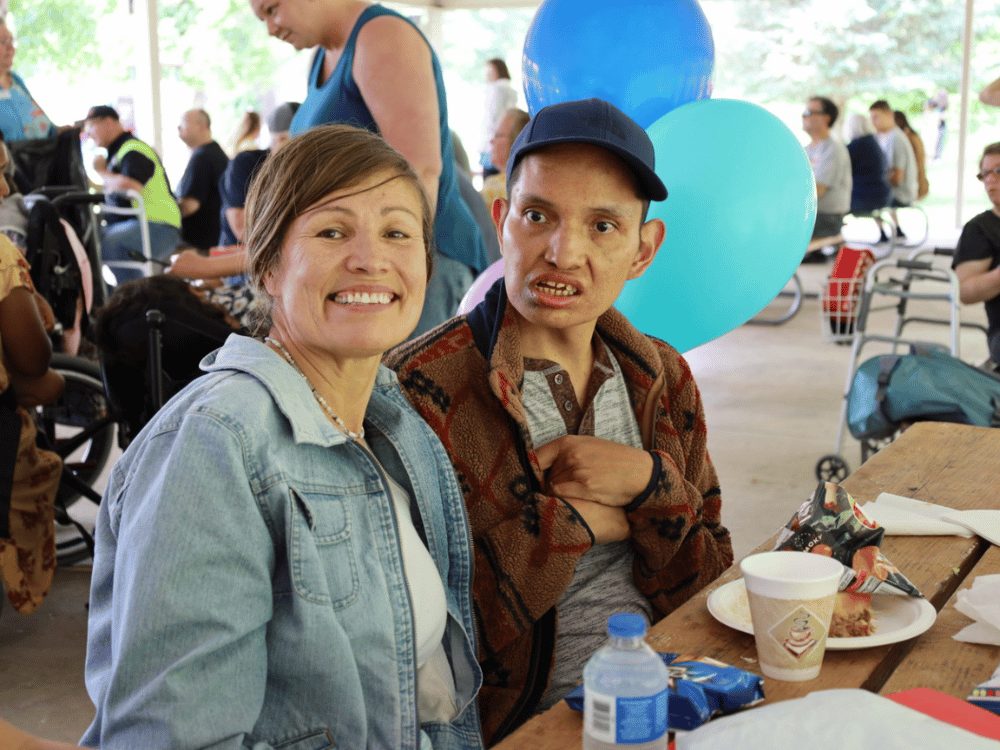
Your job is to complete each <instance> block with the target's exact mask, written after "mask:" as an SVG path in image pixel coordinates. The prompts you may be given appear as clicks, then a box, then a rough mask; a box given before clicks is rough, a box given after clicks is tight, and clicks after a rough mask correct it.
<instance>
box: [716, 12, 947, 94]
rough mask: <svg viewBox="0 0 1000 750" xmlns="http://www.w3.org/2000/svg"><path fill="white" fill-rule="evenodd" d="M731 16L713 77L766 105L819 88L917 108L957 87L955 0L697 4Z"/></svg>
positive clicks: (718, 53)
mask: <svg viewBox="0 0 1000 750" xmlns="http://www.w3.org/2000/svg"><path fill="white" fill-rule="evenodd" d="M704 4H705V6H706V7H707V8H709V7H711V6H713V5H716V6H718V5H720V4H721V5H725V6H727V7H728V8H729V10H730V11H731V12H733V13H734V16H733V17H734V18H735V20H736V24H735V25H736V28H737V29H738V31H737V32H736V35H735V36H736V39H737V43H736V44H734V45H731V46H727V47H723V48H721V49H720V48H719V47H717V53H716V54H717V58H718V59H717V62H716V80H717V81H724V82H726V83H730V82H738V84H739V86H740V87H741V88H742V89H743V90H744V91H746V93H747V95H749V96H753V97H754V98H757V99H760V100H763V101H778V100H800V99H802V98H803V97H805V96H809V95H810V94H811V93H823V94H826V95H829V96H831V97H832V98H834V99H839V100H841V101H846V100H850V99H853V98H859V99H861V100H863V101H868V100H871V99H874V98H881V97H885V96H890V98H893V99H894V103H895V104H896V105H897V106H901V107H904V108H906V109H910V110H918V109H920V108H921V106H922V105H923V102H924V101H925V100H926V98H927V97H928V96H929V95H930V94H932V93H933V92H934V91H935V90H936V89H937V88H938V87H943V88H945V89H948V90H950V91H955V90H956V89H957V88H958V83H959V81H958V78H959V74H960V64H959V63H960V60H961V45H962V22H963V9H964V3H963V2H961V0H842V1H841V2H838V3H830V2H828V0H754V2H752V3H743V2H738V3H731V2H728V1H727V0H704Z"/></svg>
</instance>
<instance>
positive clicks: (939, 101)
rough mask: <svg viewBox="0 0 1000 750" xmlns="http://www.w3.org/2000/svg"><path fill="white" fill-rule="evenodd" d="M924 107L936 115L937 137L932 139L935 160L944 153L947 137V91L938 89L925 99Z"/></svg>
mask: <svg viewBox="0 0 1000 750" xmlns="http://www.w3.org/2000/svg"><path fill="white" fill-rule="evenodd" d="M925 109H926V110H927V111H929V112H934V113H935V115H936V117H937V137H936V138H935V139H934V161H937V160H938V159H940V158H941V154H943V153H944V144H945V140H946V139H947V137H948V92H947V91H945V90H944V89H938V90H937V93H935V94H934V96H932V97H931V98H930V99H928V100H927V105H926V106H925Z"/></svg>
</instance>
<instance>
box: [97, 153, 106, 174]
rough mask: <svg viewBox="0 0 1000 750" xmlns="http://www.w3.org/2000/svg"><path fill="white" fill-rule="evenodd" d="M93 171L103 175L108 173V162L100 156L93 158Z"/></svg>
mask: <svg viewBox="0 0 1000 750" xmlns="http://www.w3.org/2000/svg"><path fill="white" fill-rule="evenodd" d="M94 171H95V172H97V173H98V174H104V173H105V172H107V171H108V160H107V159H106V158H105V157H103V156H101V155H100V154H98V155H97V156H95V157H94Z"/></svg>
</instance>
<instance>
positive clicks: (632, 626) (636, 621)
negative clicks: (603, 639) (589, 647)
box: [608, 612, 646, 638]
mask: <svg viewBox="0 0 1000 750" xmlns="http://www.w3.org/2000/svg"><path fill="white" fill-rule="evenodd" d="M608 635H610V636H612V637H613V638H641V637H642V636H644V635H646V621H645V620H644V619H643V617H642V615H634V614H632V613H630V612H616V613H615V614H613V615H611V617H609V618H608Z"/></svg>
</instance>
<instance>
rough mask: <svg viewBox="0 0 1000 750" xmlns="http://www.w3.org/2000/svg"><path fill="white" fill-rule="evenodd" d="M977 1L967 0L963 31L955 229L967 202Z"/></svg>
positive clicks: (958, 224)
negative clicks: (970, 105)
mask: <svg viewBox="0 0 1000 750" xmlns="http://www.w3.org/2000/svg"><path fill="white" fill-rule="evenodd" d="M974 4H975V0H965V27H964V29H963V31H962V83H961V92H960V94H961V100H960V104H959V107H960V110H959V126H958V169H957V170H956V180H957V184H956V185H955V227H956V228H958V227H961V226H962V224H963V217H962V205H963V203H964V202H965V200H964V199H965V196H964V193H965V184H964V183H965V147H966V145H967V141H968V134H969V133H968V130H969V79H970V77H971V60H972V44H973V40H974V37H973V29H972V19H973V15H974V12H975V11H974V7H973V6H974Z"/></svg>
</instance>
